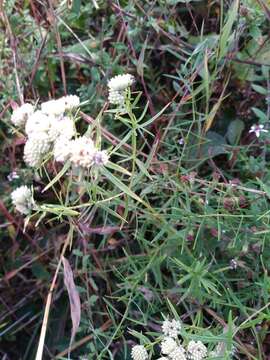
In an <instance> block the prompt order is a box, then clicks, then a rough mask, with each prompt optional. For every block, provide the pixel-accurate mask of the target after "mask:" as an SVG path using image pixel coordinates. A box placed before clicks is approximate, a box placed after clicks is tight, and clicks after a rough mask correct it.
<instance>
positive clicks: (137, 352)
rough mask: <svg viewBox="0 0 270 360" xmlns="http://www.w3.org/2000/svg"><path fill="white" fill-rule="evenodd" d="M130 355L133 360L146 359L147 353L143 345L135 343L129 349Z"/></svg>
mask: <svg viewBox="0 0 270 360" xmlns="http://www.w3.org/2000/svg"><path fill="white" fill-rule="evenodd" d="M131 357H132V359H133V360H147V358H148V354H147V351H146V349H145V347H144V346H143V345H135V346H133V348H132V350H131Z"/></svg>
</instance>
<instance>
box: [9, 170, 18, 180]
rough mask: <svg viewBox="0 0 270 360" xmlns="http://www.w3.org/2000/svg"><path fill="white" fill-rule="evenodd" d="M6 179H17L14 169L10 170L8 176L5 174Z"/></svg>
mask: <svg viewBox="0 0 270 360" xmlns="http://www.w3.org/2000/svg"><path fill="white" fill-rule="evenodd" d="M7 179H8V181H12V180H14V179H19V175H18V174H17V173H16V171H12V172H11V173H10V174H9V175H8V176H7Z"/></svg>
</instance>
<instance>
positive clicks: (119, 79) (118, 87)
mask: <svg viewBox="0 0 270 360" xmlns="http://www.w3.org/2000/svg"><path fill="white" fill-rule="evenodd" d="M134 82H135V78H134V76H133V75H130V74H123V75H117V76H114V77H113V78H111V79H110V80H109V82H108V88H109V90H110V91H122V90H126V89H127V88H128V87H130V86H131V85H132V84H133V83H134Z"/></svg>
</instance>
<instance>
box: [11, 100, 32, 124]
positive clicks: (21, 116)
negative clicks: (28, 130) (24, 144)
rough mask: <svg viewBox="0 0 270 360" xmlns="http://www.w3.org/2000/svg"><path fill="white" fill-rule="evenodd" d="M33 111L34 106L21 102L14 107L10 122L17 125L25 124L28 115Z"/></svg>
mask: <svg viewBox="0 0 270 360" xmlns="http://www.w3.org/2000/svg"><path fill="white" fill-rule="evenodd" d="M33 112H34V106H33V105H31V104H23V105H22V106H20V107H18V108H17V109H15V110H14V111H13V113H12V115H11V122H12V123H13V124H14V125H15V126H18V127H22V126H24V125H25V123H26V121H27V119H28V118H29V116H31V115H32V114H33Z"/></svg>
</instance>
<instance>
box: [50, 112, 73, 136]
mask: <svg viewBox="0 0 270 360" xmlns="http://www.w3.org/2000/svg"><path fill="white" fill-rule="evenodd" d="M48 134H49V137H50V139H51V141H53V142H54V141H57V140H58V139H59V138H61V139H67V140H70V139H71V138H72V137H73V136H74V135H75V128H74V123H73V120H72V119H71V118H70V117H69V116H59V117H51V124H50V128H49V131H48Z"/></svg>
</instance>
